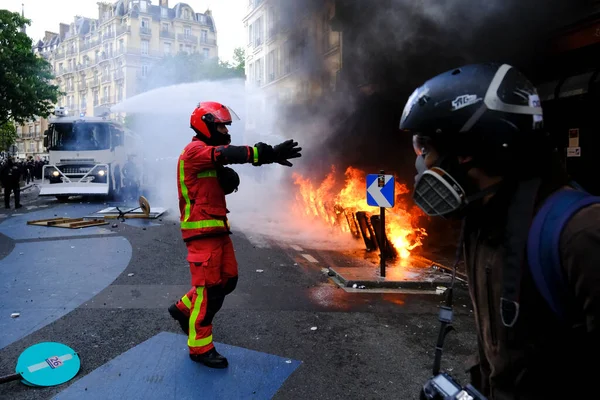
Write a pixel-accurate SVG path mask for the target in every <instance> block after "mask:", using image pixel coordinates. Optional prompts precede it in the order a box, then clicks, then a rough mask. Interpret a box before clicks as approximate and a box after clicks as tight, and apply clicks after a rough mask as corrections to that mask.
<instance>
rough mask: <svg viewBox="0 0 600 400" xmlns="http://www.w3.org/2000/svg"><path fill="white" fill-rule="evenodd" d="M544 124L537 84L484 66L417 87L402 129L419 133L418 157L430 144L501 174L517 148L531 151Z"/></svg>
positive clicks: (452, 72) (502, 66) (497, 67)
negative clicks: (426, 144) (472, 159)
mask: <svg viewBox="0 0 600 400" xmlns="http://www.w3.org/2000/svg"><path fill="white" fill-rule="evenodd" d="M542 123H543V116H542V108H541V105H540V99H539V96H538V94H537V91H536V89H535V87H534V86H533V84H532V83H531V82H530V81H529V80H528V79H527V78H526V77H525V76H524V75H523V74H522V73H521V72H519V71H518V70H517V69H515V68H514V67H512V66H510V65H507V64H497V63H485V64H474V65H466V66H463V67H460V68H456V69H453V70H450V71H447V72H444V73H442V74H440V75H438V76H436V77H434V78H432V79H430V80H428V81H427V82H425V84H423V85H422V86H421V87H419V88H417V89H416V90H415V91H414V92H413V94H412V95H411V96H410V97H409V99H408V102H407V103H406V106H405V108H404V112H403V113H402V119H401V121H400V129H402V130H403V131H407V132H410V133H412V134H413V135H415V136H414V140H413V144H414V145H415V151H417V153H419V151H420V150H421V147H422V146H423V144H425V143H429V144H430V145H432V146H433V147H434V148H435V149H436V150H437V151H438V152H439V153H441V154H444V155H463V156H473V158H474V163H473V166H479V167H481V168H483V169H484V170H488V171H489V170H492V174H493V173H498V174H502V172H503V171H502V169H503V167H505V166H506V164H507V163H510V162H511V161H514V160H512V158H513V157H515V156H516V155H517V153H519V149H521V150H525V148H527V151H532V149H531V148H530V146H531V144H532V143H534V141H535V140H537V139H534V138H537V137H539V136H540V132H541V128H542ZM533 151H535V150H533Z"/></svg>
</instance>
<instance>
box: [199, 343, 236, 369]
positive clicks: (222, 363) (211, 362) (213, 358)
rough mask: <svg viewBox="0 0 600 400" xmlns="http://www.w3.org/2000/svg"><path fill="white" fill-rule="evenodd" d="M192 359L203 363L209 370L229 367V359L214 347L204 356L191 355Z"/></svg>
mask: <svg viewBox="0 0 600 400" xmlns="http://www.w3.org/2000/svg"><path fill="white" fill-rule="evenodd" d="M190 358H191V359H192V361H194V362H197V363H202V364H204V365H206V366H207V367H209V368H227V366H228V365H229V363H228V362H227V359H226V358H225V357H223V356H222V355H220V354H219V353H217V349H215V348H214V347H213V349H212V350H209V351H207V352H206V353H204V354H190Z"/></svg>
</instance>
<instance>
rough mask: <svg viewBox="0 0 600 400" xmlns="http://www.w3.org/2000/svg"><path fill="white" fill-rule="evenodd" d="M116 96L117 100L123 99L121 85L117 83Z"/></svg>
mask: <svg viewBox="0 0 600 400" xmlns="http://www.w3.org/2000/svg"><path fill="white" fill-rule="evenodd" d="M117 93H118V98H117V101H121V100H123V85H119V87H118V88H117Z"/></svg>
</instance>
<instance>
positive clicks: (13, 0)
mask: <svg viewBox="0 0 600 400" xmlns="http://www.w3.org/2000/svg"><path fill="white" fill-rule="evenodd" d="M115 1H116V0H114V1H112V2H113V3H114V2H115ZM184 2H185V3H187V4H188V5H190V6H191V7H192V8H193V9H194V11H195V12H204V11H206V9H207V8H210V9H211V10H212V12H213V17H214V19H215V24H216V26H217V44H218V46H219V58H221V59H222V60H226V61H232V59H233V49H235V48H236V47H240V46H243V43H244V33H245V32H244V26H243V23H242V18H243V17H244V14H245V12H246V5H247V4H248V1H247V0H185V1H184ZM97 3H98V0H0V9H7V10H10V11H15V12H19V13H20V12H21V4H25V17H27V18H29V19H30V20H31V25H30V26H28V27H27V34H28V35H29V36H30V37H31V38H32V39H33V40H34V41H37V40H39V39H41V38H42V37H43V36H44V32H45V31H51V32H57V33H58V25H59V24H60V23H61V22H64V23H71V22H73V18H74V17H75V15H81V16H84V17H89V18H98V5H97ZM177 3H179V1H174V0H169V7H170V8H173V7H174V6H175V4H177ZM151 4H152V5H158V0H152V1H151Z"/></svg>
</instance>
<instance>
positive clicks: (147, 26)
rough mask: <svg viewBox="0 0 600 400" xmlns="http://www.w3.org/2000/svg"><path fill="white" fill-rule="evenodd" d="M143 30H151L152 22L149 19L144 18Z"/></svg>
mask: <svg viewBox="0 0 600 400" xmlns="http://www.w3.org/2000/svg"><path fill="white" fill-rule="evenodd" d="M142 28H150V20H149V19H148V18H142Z"/></svg>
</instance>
